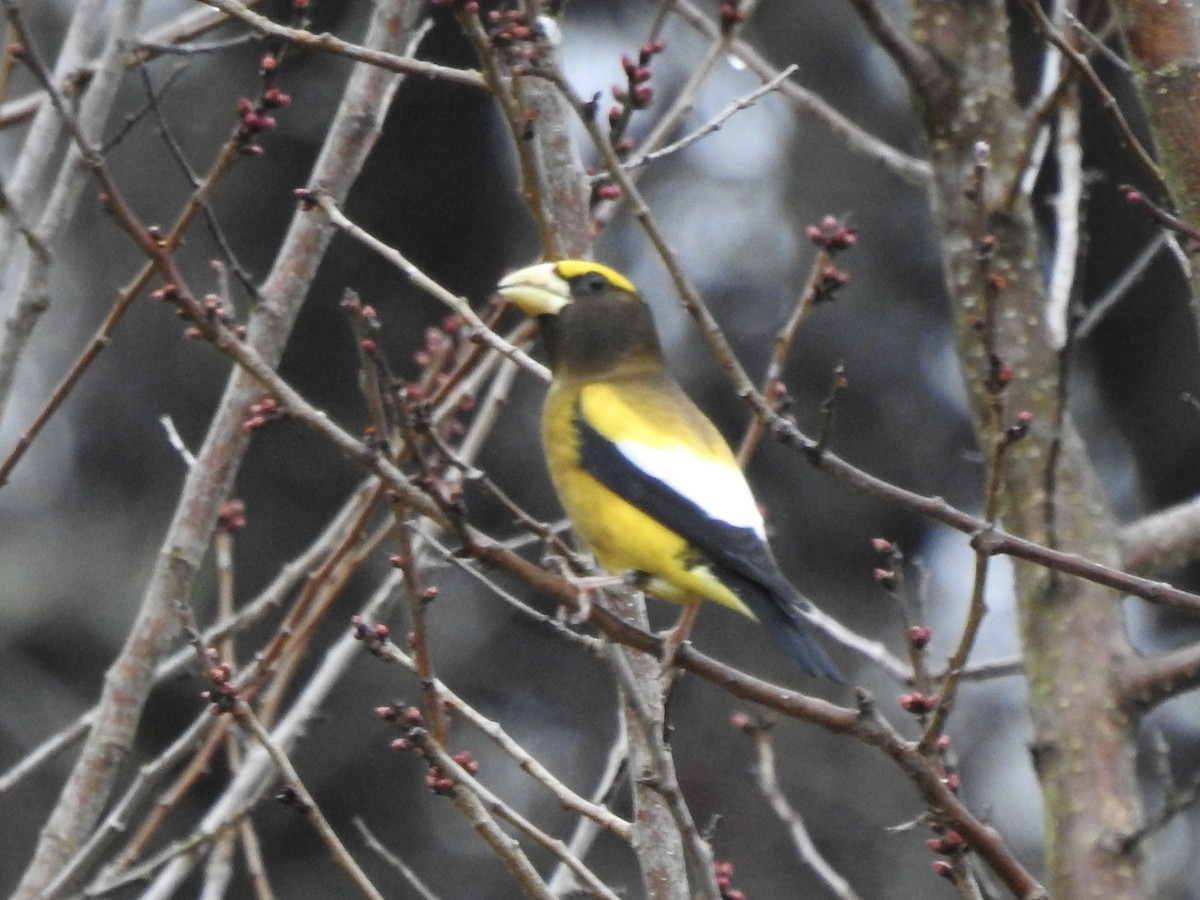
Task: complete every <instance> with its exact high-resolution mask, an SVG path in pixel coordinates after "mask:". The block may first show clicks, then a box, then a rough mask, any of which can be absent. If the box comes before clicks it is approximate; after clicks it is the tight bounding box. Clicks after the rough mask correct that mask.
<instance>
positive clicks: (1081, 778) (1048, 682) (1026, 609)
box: [912, 0, 1143, 900]
mask: <svg viewBox="0 0 1200 900" xmlns="http://www.w3.org/2000/svg"><path fill="white" fill-rule="evenodd" d="M913 15H914V17H913V32H912V33H913V35H914V37H915V39H916V41H917V43H918V44H919V49H922V50H924V51H926V52H927V53H928V54H929V57H928V59H929V60H931V61H932V65H931V66H930V67H929V71H937V72H939V73H940V75H939V77H937V78H933V79H931V80H930V82H929V85H928V87H927V88H926V89H925V90H924V91H923V92H920V91H919V92H918V93H919V100H920V102H921V110H920V112H921V118H922V124H923V127H924V130H925V137H926V141H927V143H928V149H929V158H930V161H931V162H932V164H933V169H934V181H933V185H932V190H931V196H930V204H931V207H932V210H933V214H934V217H935V221H936V222H937V224H938V226H939V230H940V232H941V242H942V243H941V247H942V258H943V263H944V267H945V277H946V280H947V285H948V288H949V294H950V296H951V298H952V302H953V303H954V304H955V310H954V313H955V317H956V321H957V327H958V339H959V355H960V359H962V360H963V362H964V374H965V378H966V380H967V384H968V390H969V393H970V395H971V397H972V400H973V405H974V410H975V417H976V423H977V427H976V432H977V435H978V438H979V444H980V449H981V451H982V452H983V454H984V456H985V457H986V458H987V459H988V460H989V461H991V460H996V459H999V460H1000V462H999V463H998V464H999V465H1000V466H1001V467H1002V471H1001V473H1000V474H1001V479H1000V494H999V496H998V500H999V508H998V512H999V515H1000V518H999V521H998V522H997V524H998V526H1000V527H1003V528H1004V529H1006V530H1008V531H1011V532H1013V533H1016V534H1019V535H1021V536H1023V537H1026V538H1029V539H1032V540H1035V541H1038V542H1042V543H1046V544H1048V545H1051V546H1058V547H1059V548H1060V549H1064V550H1068V551H1071V552H1076V553H1079V554H1082V555H1084V556H1086V557H1088V558H1090V559H1095V560H1098V561H1101V562H1104V563H1106V564H1109V565H1112V564H1115V562H1116V560H1117V548H1116V544H1115V525H1114V521H1113V516H1112V512H1111V509H1110V507H1109V504H1108V501H1107V498H1106V497H1105V494H1104V491H1103V488H1102V486H1101V485H1100V482H1099V480H1098V479H1097V477H1096V474H1095V472H1094V471H1093V469H1092V467H1091V464H1090V462H1089V460H1088V458H1087V455H1086V453H1085V451H1084V447H1083V444H1082V442H1081V440H1080V439H1079V437H1078V435H1077V433H1076V432H1075V429H1074V427H1073V425H1072V423H1071V417H1070V415H1069V414H1063V415H1062V416H1061V419H1060V417H1059V404H1060V402H1062V401H1063V399H1064V398H1065V392H1064V390H1065V389H1064V385H1062V384H1060V382H1059V372H1060V365H1059V353H1058V351H1057V349H1056V348H1055V347H1054V346H1052V344H1051V341H1050V337H1049V332H1048V327H1047V322H1046V316H1045V305H1046V293H1045V286H1044V274H1043V272H1044V268H1045V267H1044V266H1043V264H1042V262H1041V260H1040V251H1039V244H1038V234H1037V229H1036V223H1035V222H1034V218H1033V214H1032V210H1031V207H1030V203H1029V197H1028V195H1027V194H1025V193H1023V192H1021V191H1018V190H1011V191H1010V190H1009V189H1008V188H1009V186H1010V185H1015V184H1016V183H1017V180H1018V179H1019V178H1020V177H1021V174H1022V173H1021V171H1020V167H1021V166H1022V165H1023V164H1024V163H1023V158H1022V150H1023V148H1025V147H1026V146H1027V144H1028V142H1029V140H1030V137H1029V134H1028V126H1027V121H1028V115H1027V114H1026V113H1025V112H1024V111H1022V110H1021V109H1020V108H1019V107H1018V106H1017V103H1016V101H1015V99H1014V83H1013V70H1012V63H1011V57H1010V51H1009V20H1008V15H1007V12H1006V6H1005V4H1004V3H1003V2H1001V0H990V2H977V0H955V2H918V3H916V4H914V8H913ZM977 188H978V190H977ZM980 192H982V193H981V194H980ZM1001 368H1004V369H1006V370H1007V371H1006V377H1007V376H1008V373H1011V382H1010V383H1008V384H1007V387H1005V388H1002V389H1000V390H996V389H994V388H989V386H988V385H989V381H991V380H992V378H993V376H994V374H995V373H996V371H997V370H999V369H1001ZM1026 412H1027V413H1032V414H1033V419H1032V425H1031V427H1030V430H1029V433H1028V435H1027V436H1025V437H1024V438H1022V439H1020V440H1017V441H1015V442H1013V443H1011V448H1010V449H1008V450H1007V451H1006V452H1001V454H999V456H997V455H996V454H994V452H993V451H994V450H995V448H996V447H997V444H998V443H1003V442H1006V441H1008V440H1009V438H1007V437H1006V434H1005V432H1006V429H1008V428H1010V427H1012V426H1013V425H1015V424H1016V423H1017V422H1018V417H1019V416H1020V415H1021V414H1022V413H1026ZM1056 421H1061V428H1059V427H1056V425H1055V423H1056ZM1056 441H1057V442H1061V448H1060V449H1059V450H1057V452H1056V451H1055V450H1054V448H1053V445H1054V443H1055V442H1056ZM985 480H986V476H985ZM986 541H987V535H980V536H978V537H977V539H976V543H977V545H980V546H981V547H982V548H984V549H986ZM1016 589H1017V594H1018V608H1019V617H1020V626H1021V631H1022V636H1023V643H1024V649H1025V656H1026V666H1027V672H1028V677H1029V684H1030V703H1031V714H1032V719H1033V728H1034V745H1033V747H1032V752H1033V757H1034V763H1035V767H1036V770H1037V774H1038V778H1039V779H1040V781H1041V784H1042V792H1043V797H1044V811H1045V828H1046V848H1047V851H1046V852H1047V860H1046V864H1047V871H1048V873H1049V876H1048V882H1049V886H1050V890H1051V894H1052V896H1054V897H1056V898H1060V900H1070V898H1080V897H1104V898H1108V900H1116V898H1123V897H1139V896H1142V895H1143V894H1142V887H1141V883H1140V873H1139V865H1138V860H1137V859H1136V858H1133V857H1131V856H1130V855H1129V854H1122V853H1119V852H1117V851H1116V850H1109V849H1107V848H1108V847H1110V846H1112V845H1113V843H1114V842H1113V841H1112V840H1111V838H1112V837H1113V836H1115V835H1119V834H1127V833H1129V832H1130V831H1132V830H1133V828H1134V827H1135V826H1136V825H1137V823H1138V821H1139V817H1140V809H1139V798H1138V792H1137V787H1136V780H1135V768H1134V756H1135V736H1136V723H1134V722H1131V721H1130V720H1129V718H1128V715H1127V713H1126V712H1125V711H1123V710H1122V709H1121V708H1120V707H1119V705H1118V704H1117V702H1116V701H1115V699H1114V696H1115V692H1114V689H1113V683H1112V674H1113V673H1114V671H1115V670H1116V668H1117V666H1118V664H1119V663H1120V662H1121V661H1123V660H1125V659H1127V658H1129V657H1130V656H1131V654H1132V648H1131V647H1130V644H1129V642H1128V639H1127V636H1126V634H1125V625H1124V619H1123V616H1122V612H1121V606H1120V601H1121V597H1120V595H1119V594H1118V593H1117V592H1116V591H1113V590H1110V589H1108V588H1105V587H1100V586H1098V585H1096V584H1094V583H1091V582H1085V581H1082V580H1079V579H1075V578H1070V577H1066V576H1061V575H1056V574H1055V573H1053V572H1047V571H1046V570H1045V569H1043V568H1040V567H1037V566H1033V565H1029V564H1023V563H1019V562H1018V563H1016Z"/></svg>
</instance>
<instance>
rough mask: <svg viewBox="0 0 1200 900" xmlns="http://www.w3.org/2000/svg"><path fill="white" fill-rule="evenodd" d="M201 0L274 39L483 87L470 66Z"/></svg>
mask: <svg viewBox="0 0 1200 900" xmlns="http://www.w3.org/2000/svg"><path fill="white" fill-rule="evenodd" d="M204 2H205V3H207V4H208V5H209V6H215V7H216V8H217V9H219V10H221V11H222V12H224V13H226V14H227V15H229V16H232V17H233V18H235V19H238V20H239V21H241V22H243V23H245V24H246V25H248V26H249V27H251V28H253V29H254V30H255V31H257V32H258V33H259V34H263V35H266V36H267V37H270V38H275V39H276V40H280V41H286V42H287V43H289V44H295V45H296V46H297V47H302V48H304V49H306V50H317V51H320V52H322V53H333V54H335V55H337V56H345V57H346V58H348V59H353V60H356V61H357V62H361V63H367V64H368V65H371V66H374V67H376V68H379V69H383V70H385V71H388V72H394V73H395V74H397V75H418V76H420V77H422V78H434V79H439V80H442V81H448V82H450V83H452V84H461V85H463V86H465V87H473V88H483V87H486V85H485V84H484V80H483V77H482V76H481V75H480V74H479V73H478V72H473V71H470V70H469V69H455V68H453V67H451V66H441V65H438V64H436V63H431V62H425V61H424V60H420V59H414V58H413V57H411V56H399V55H397V54H395V53H389V52H387V51H384V50H380V49H378V48H375V47H373V46H371V45H370V42H369V41H368V44H367V46H363V45H360V44H353V43H350V42H349V41H343V40H341V39H340V38H337V37H334V36H333V35H332V34H329V33H328V32H325V33H323V34H314V33H313V32H311V31H305V30H304V29H303V28H289V27H287V26H286V25H280V24H278V23H276V22H272V21H271V20H270V19H268V18H267V17H266V16H262V15H259V14H258V13H256V12H253V11H251V10H250V9H249V7H248V6H247V5H246V4H244V3H239V2H238V0H204Z"/></svg>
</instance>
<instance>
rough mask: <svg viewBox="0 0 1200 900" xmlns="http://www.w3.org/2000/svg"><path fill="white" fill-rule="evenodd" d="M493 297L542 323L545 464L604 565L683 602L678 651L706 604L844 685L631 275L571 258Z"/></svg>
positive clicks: (540, 268) (509, 281) (510, 279)
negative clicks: (756, 628)
mask: <svg viewBox="0 0 1200 900" xmlns="http://www.w3.org/2000/svg"><path fill="white" fill-rule="evenodd" d="M497 290H498V292H499V293H500V294H501V296H503V297H504V298H505V299H507V300H508V301H510V302H511V303H513V304H514V305H516V306H517V307H519V308H520V309H521V310H522V311H523V312H525V313H526V314H527V315H529V316H533V317H535V318H536V319H537V321H538V324H539V330H540V332H541V335H542V340H543V341H544V343H545V346H546V352H547V354H548V356H549V362H550V370H551V372H552V373H553V380H552V383H551V386H550V392H549V394H548V395H547V397H546V405H545V409H544V412H543V420H542V440H543V445H544V449H545V453H546V461H547V464H548V466H549V469H550V476H551V478H552V480H553V481H554V486H555V488H556V490H557V492H558V496H559V499H560V500H561V501H562V505H563V507H564V509H565V510H566V513H567V516H568V518H569V519H570V520H571V524H572V526H573V527H574V529H575V532H576V534H577V535H578V536H579V537H580V538H581V539H582V540H583V541H584V542H585V543H586V544H587V545H588V546H589V547H590V549H591V550H592V552H593V553H594V554H595V555H596V559H597V560H598V561H599V562H600V564H601V565H602V566H603V567H604V568H605V569H607V570H608V571H609V572H611V573H613V574H624V573H631V574H632V576H633V578H634V580H635V583H636V584H637V585H638V586H639V587H641V588H642V589H644V590H645V591H646V592H647V593H649V594H651V595H653V596H656V597H661V598H663V599H665V600H671V601H674V602H676V603H682V604H684V608H685V612H684V615H683V616H682V617H681V620H680V624H679V626H677V628H676V644H675V645H676V646H677V645H678V641H681V640H683V639H684V638H685V637H686V635H687V632H688V630H689V629H690V628H691V624H692V622H693V621H694V618H695V614H696V611H697V610H698V608H699V605H700V604H699V601H701V600H712V601H713V602H715V603H719V604H721V605H722V606H727V607H729V608H730V609H734V610H737V611H738V612H740V613H742V614H743V615H747V616H750V617H751V618H754V619H757V620H758V621H759V622H761V623H762V625H763V626H764V627H765V628H766V629H767V630H768V631H769V632H770V633H771V635H772V637H774V638H775V639H776V640H777V641H778V642H779V643H780V644H781V645H782V647H783V648H784V650H785V651H786V652H787V654H788V656H789V657H791V659H792V660H793V661H794V662H795V663H796V664H797V665H798V666H800V668H801V669H803V670H804V671H805V672H808V673H810V674H813V675H823V676H826V677H828V678H832V679H834V680H838V681H841V680H842V676H841V673H840V672H839V671H838V668H837V666H836V665H834V663H833V662H832V660H830V659H829V657H828V656H827V655H826V653H825V651H824V650H823V649H822V648H821V646H820V645H819V644H817V642H816V641H815V640H813V638H812V636H811V635H810V634H809V633H808V631H807V629H806V627H805V624H804V621H803V617H802V615H801V611H802V610H806V609H810V608H811V604H810V603H809V602H808V601H807V600H805V599H804V598H803V597H801V596H800V594H799V593H798V592H797V591H796V589H795V588H793V587H792V586H791V584H789V583H788V581H787V579H786V578H784V576H783V574H782V573H781V572H780V571H779V567H778V566H777V565H776V563H775V559H774V557H773V556H772V555H771V550H770V548H769V547H768V546H767V541H766V530H765V528H764V526H763V518H762V514H761V513H760V512H759V509H758V505H757V504H756V503H755V501H754V497H753V496H752V495H751V493H750V488H749V486H748V485H747V484H746V479H745V477H744V476H743V475H742V472H741V469H740V468H739V467H738V464H737V461H736V459H735V458H734V455H733V453H732V451H730V449H729V445H728V444H727V443H726V442H725V440H724V439H723V438H722V437H721V435H720V433H719V432H718V431H717V429H716V427H715V426H714V425H713V424H712V422H710V421H709V420H708V418H706V417H705V415H704V413H702V412H701V411H700V410H699V408H698V407H697V406H696V405H695V404H694V403H693V402H692V401H691V400H690V399H689V398H688V396H687V395H686V394H685V393H684V392H683V390H682V388H680V386H679V384H678V383H677V382H676V381H675V379H674V378H672V377H671V375H670V373H669V372H668V371H667V370H666V367H665V365H664V363H663V355H662V349H661V346H660V345H659V340H658V334H657V332H656V331H655V328H654V320H653V318H652V317H651V314H650V309H649V307H648V306H647V305H646V303H645V302H644V301H643V300H642V298H641V296H639V295H638V292H637V290H636V289H635V288H634V286H633V285H632V284H631V283H630V282H629V280H628V279H627V278H625V277H624V276H623V275H621V274H620V273H618V272H617V271H615V270H614V269H611V268H609V267H607V266H603V265H600V264H598V263H594V262H588V261H585V260H572V259H568V260H562V261H560V262H549V263H541V264H539V265H533V266H529V267H527V268H524V269H520V270H518V271H516V272H513V273H511V274H510V275H508V276H506V277H505V278H504V279H503V280H502V281H501V282H500V284H499V285H498V287H497Z"/></svg>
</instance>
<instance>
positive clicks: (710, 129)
mask: <svg viewBox="0 0 1200 900" xmlns="http://www.w3.org/2000/svg"><path fill="white" fill-rule="evenodd" d="M799 68H800V66H799V65H797V64H796V63H792V64H791V65H790V66H788V67H787V68H785V69H782V70H780V72H779V73H778V74H777V75H776V76H775V77H774V78H770V79H768V80H767V81H765V82H763V83H762V84H761V85H759V86H758V87H756V88H755V89H754V90H752V91H751V92H750V93H748V94H746V95H744V96H742V97H738V98H737V99H736V100H734V101H732V102H731V103H729V104H728V105H727V106H725V107H724V108H723V109H722V110H721V111H720V112H718V113H717V114H716V115H715V116H713V117H712V118H711V119H709V120H708V121H707V122H705V123H704V124H703V125H701V126H700V127H699V128H697V129H696V130H695V131H692V132H690V133H689V134H686V135H684V136H683V137H681V138H680V139H679V140H677V141H674V142H672V143H670V144H667V145H666V146H665V147H662V148H660V149H658V150H651V151H650V152H649V153H642V154H638V155H636V156H633V157H631V158H630V159H628V160H627V161H626V162H625V163H624V166H625V171H626V172H628V171H631V170H633V169H637V168H640V167H641V166H646V165H649V164H650V163H654V162H658V161H659V160H660V159H663V158H665V157H668V156H671V155H672V154H674V153H679V152H680V151H681V150H686V149H687V148H688V147H690V146H692V144H695V143H696V142H697V141H701V140H703V139H704V138H706V137H708V136H709V135H710V134H714V133H716V132H718V131H720V130H721V128H722V127H724V125H725V123H726V122H728V121H729V120H730V119H732V118H733V117H734V116H735V115H737V114H738V113H740V112H741V111H742V110H745V109H749V108H750V107H752V106H754V104H755V103H757V102H758V101H759V100H760V99H762V98H763V97H765V96H766V95H767V94H770V93H772V92H774V91H777V90H779V87H780V85H781V84H783V82H785V81H787V80H788V79H789V78H791V77H792V75H794V74H795V73H796V72H797V71H798V70H799ZM606 177H607V175H606V173H604V172H597V173H596V174H595V175H593V176H592V180H593V181H598V180H603V179H605V178H606Z"/></svg>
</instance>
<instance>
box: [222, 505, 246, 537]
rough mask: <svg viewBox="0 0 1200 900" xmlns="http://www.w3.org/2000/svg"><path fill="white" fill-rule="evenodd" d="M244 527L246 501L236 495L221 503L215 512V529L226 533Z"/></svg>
mask: <svg viewBox="0 0 1200 900" xmlns="http://www.w3.org/2000/svg"><path fill="white" fill-rule="evenodd" d="M245 527H246V502H245V501H244V500H239V499H238V498H236V497H233V498H230V499H229V500H226V501H225V502H224V503H223V504H221V509H220V511H219V512H218V513H217V530H218V531H223V532H225V533H226V534H232V533H233V532H235V531H241V530H242V529H243V528H245Z"/></svg>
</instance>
